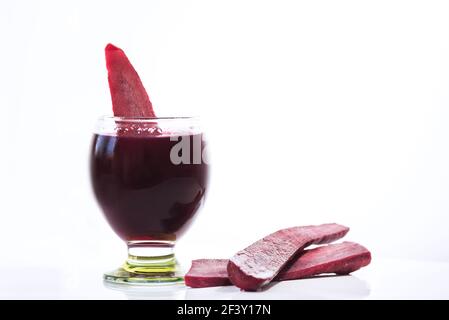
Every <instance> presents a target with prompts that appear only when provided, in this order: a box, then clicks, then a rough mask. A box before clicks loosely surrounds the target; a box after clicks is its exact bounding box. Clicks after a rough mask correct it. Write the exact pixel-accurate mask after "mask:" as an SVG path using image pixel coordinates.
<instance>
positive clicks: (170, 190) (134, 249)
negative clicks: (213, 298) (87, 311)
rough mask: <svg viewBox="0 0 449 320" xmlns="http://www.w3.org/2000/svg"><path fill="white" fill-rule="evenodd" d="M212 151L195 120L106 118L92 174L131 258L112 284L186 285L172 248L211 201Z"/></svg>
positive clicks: (109, 276)
mask: <svg viewBox="0 0 449 320" xmlns="http://www.w3.org/2000/svg"><path fill="white" fill-rule="evenodd" d="M206 147H207V145H206V142H205V139H204V134H203V132H202V130H201V127H200V125H199V121H198V120H197V119H195V118H191V117H167V118H126V117H108V116H106V117H102V118H100V119H99V120H98V121H97V125H96V129H95V132H94V136H93V142H92V148H91V155H90V173H91V181H92V186H93V191H94V194H95V197H96V199H97V202H98V204H99V206H100V207H101V209H102V211H103V214H104V216H105V217H106V220H107V221H108V223H109V225H110V226H111V227H112V229H113V230H114V231H115V233H116V234H117V235H118V236H119V237H120V238H121V239H122V240H123V241H125V242H126V244H127V246H128V258H127V260H126V261H125V263H124V264H123V265H122V266H121V267H120V268H118V269H116V270H114V271H111V272H107V273H105V274H104V279H105V281H108V282H113V283H131V284H168V283H178V282H181V281H182V280H183V274H182V273H181V271H180V270H179V266H178V263H177V261H176V258H175V255H174V252H173V248H174V245H175V243H176V241H177V240H178V239H179V238H180V237H181V235H182V234H183V233H184V232H185V231H186V229H187V228H188V226H189V225H190V224H191V222H192V221H193V218H194V216H195V214H196V213H197V211H198V209H199V208H200V207H201V205H202V203H203V202H204V199H205V195H206V192H207V187H208V175H209V165H208V159H207V148H206Z"/></svg>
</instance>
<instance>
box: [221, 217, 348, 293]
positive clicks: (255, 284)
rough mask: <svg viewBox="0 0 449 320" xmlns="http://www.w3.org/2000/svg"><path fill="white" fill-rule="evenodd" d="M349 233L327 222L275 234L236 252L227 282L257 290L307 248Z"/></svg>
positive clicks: (246, 288) (242, 287)
mask: <svg viewBox="0 0 449 320" xmlns="http://www.w3.org/2000/svg"><path fill="white" fill-rule="evenodd" d="M348 231H349V228H348V227H345V226H342V225H339V224H335V223H329V224H322V225H317V226H305V227H293V228H287V229H282V230H279V231H277V232H274V233H272V234H270V235H268V236H266V237H265V238H263V239H260V240H258V241H256V242H255V243H253V244H252V245H250V246H249V247H247V248H245V249H243V250H241V251H239V252H238V253H237V254H235V255H234V256H233V257H232V258H231V259H230V260H229V262H228V266H227V270H228V276H229V279H230V280H231V282H232V284H234V285H235V286H237V287H239V288H240V289H243V290H247V291H255V290H258V289H259V288H261V287H262V286H264V285H266V284H268V283H269V282H270V281H271V280H273V279H274V278H275V277H276V276H277V274H278V273H279V272H280V271H281V270H282V268H283V267H284V266H286V264H287V263H288V262H289V261H291V259H293V258H294V257H295V255H297V254H298V253H299V252H301V251H302V250H303V249H304V248H306V247H307V246H309V245H311V244H323V243H330V242H333V241H335V240H337V239H340V238H342V237H343V236H345V235H346V233H347V232H348Z"/></svg>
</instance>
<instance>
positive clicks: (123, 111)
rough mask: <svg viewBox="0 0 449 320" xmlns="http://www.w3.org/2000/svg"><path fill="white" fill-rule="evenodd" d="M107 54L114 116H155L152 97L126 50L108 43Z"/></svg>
mask: <svg viewBox="0 0 449 320" xmlns="http://www.w3.org/2000/svg"><path fill="white" fill-rule="evenodd" d="M105 54H106V67H107V69H108V81H109V89H110V91H111V97H112V109H113V112H114V116H116V117H151V118H154V117H155V114H154V111H153V106H152V104H151V101H150V98H149V97H148V94H147V92H146V90H145V88H144V87H143V84H142V81H141V80H140V78H139V75H138V74H137V72H136V70H135V69H134V67H133V66H132V64H131V63H130V62H129V60H128V57H127V56H126V54H125V52H123V50H122V49H120V48H118V47H116V46H114V45H112V44H108V45H107V46H106V48H105Z"/></svg>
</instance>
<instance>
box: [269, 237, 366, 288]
mask: <svg viewBox="0 0 449 320" xmlns="http://www.w3.org/2000/svg"><path fill="white" fill-rule="evenodd" d="M370 262H371V252H369V251H368V249H366V248H365V247H364V246H362V245H360V244H358V243H355V242H349V241H345V242H342V243H337V244H329V245H326V246H321V247H318V248H315V249H311V250H304V253H302V254H301V255H300V257H299V258H298V259H296V260H295V261H293V262H292V263H290V264H288V265H287V266H286V267H285V268H284V269H283V270H282V271H281V272H280V273H279V274H278V275H277V276H276V278H275V280H276V281H282V280H295V279H303V278H309V277H312V276H315V275H318V274H323V273H335V274H339V275H343V274H350V273H351V272H354V271H356V270H358V269H360V268H362V267H364V266H367V265H368V264H369V263H370Z"/></svg>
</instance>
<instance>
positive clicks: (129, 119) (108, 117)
mask: <svg viewBox="0 0 449 320" xmlns="http://www.w3.org/2000/svg"><path fill="white" fill-rule="evenodd" d="M198 119H199V117H197V116H164V117H119V116H111V115H103V116H100V117H99V118H98V120H99V121H102V120H103V121H104V120H111V121H122V122H150V121H158V120H163V121H170V120H198Z"/></svg>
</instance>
